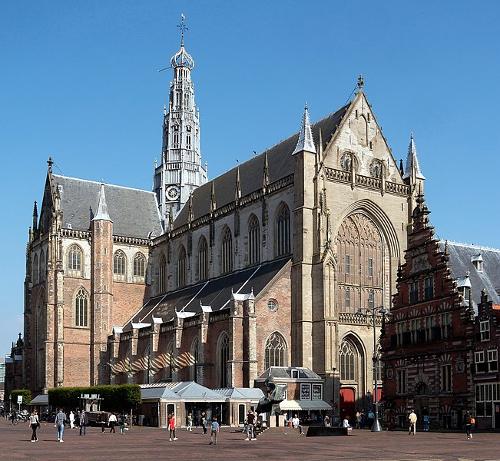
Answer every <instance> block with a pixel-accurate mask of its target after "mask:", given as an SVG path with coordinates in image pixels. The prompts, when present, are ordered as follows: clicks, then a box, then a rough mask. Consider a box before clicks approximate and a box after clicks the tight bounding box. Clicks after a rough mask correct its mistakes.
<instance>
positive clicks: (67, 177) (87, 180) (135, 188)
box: [52, 174, 156, 196]
mask: <svg viewBox="0 0 500 461" xmlns="http://www.w3.org/2000/svg"><path fill="white" fill-rule="evenodd" d="M52 176H54V177H55V178H65V179H73V180H75V181H82V182H90V183H92V184H97V185H98V186H99V185H101V184H104V185H105V186H108V187H116V188H119V189H127V190H134V191H137V192H146V193H147V194H153V195H155V196H156V194H155V193H154V192H152V191H149V190H145V189H139V188H137V187H129V186H120V185H118V184H110V183H107V182H104V183H103V182H102V181H93V180H92V179H83V178H77V177H75V176H65V175H62V174H52Z"/></svg>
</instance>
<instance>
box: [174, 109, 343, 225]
mask: <svg viewBox="0 0 500 461" xmlns="http://www.w3.org/2000/svg"><path fill="white" fill-rule="evenodd" d="M350 104H351V103H349V104H346V105H345V106H343V107H341V108H340V109H339V110H338V111H337V112H334V113H333V114H330V115H329V116H327V117H326V118H324V119H322V120H320V121H319V122H317V123H315V124H314V125H312V126H311V128H312V133H313V138H314V142H315V144H316V146H318V143H319V131H320V130H321V137H322V140H323V148H325V147H326V145H327V144H328V142H329V141H330V139H331V138H332V136H333V135H334V133H335V131H336V130H337V127H338V126H339V125H340V122H341V120H342V118H343V117H344V115H345V113H346V112H347V109H348V108H349V106H350ZM298 138H299V133H298V132H297V133H295V134H294V135H293V136H291V137H289V138H288V139H285V140H284V141H281V142H280V143H279V144H276V145H275V146H274V147H271V148H270V149H268V150H267V151H265V152H263V153H261V154H259V155H257V156H255V157H253V158H251V159H250V160H247V161H246V162H244V163H242V164H240V165H239V168H240V184H241V196H242V197H244V196H245V195H248V194H251V193H252V192H255V191H257V190H259V189H261V188H262V179H263V172H264V161H265V160H264V159H265V153H266V152H267V158H268V165H269V183H273V182H275V181H278V180H279V179H282V178H284V177H286V176H288V175H290V174H293V172H294V169H295V159H294V158H293V157H292V152H293V151H294V149H295V146H296V145H297V140H298ZM237 168H238V167H235V168H233V169H232V170H229V171H227V172H226V173H224V174H222V175H221V176H218V177H217V178H215V179H213V180H212V181H209V182H207V183H205V184H204V185H202V186H200V187H198V188H197V189H196V190H195V191H194V192H193V219H197V218H200V217H201V216H204V215H206V214H208V213H209V212H210V197H211V190H212V182H213V183H214V186H215V187H214V189H215V199H216V202H217V208H220V207H222V206H224V205H227V204H228V203H231V202H232V201H233V200H234V196H235V185H236V170H237ZM187 221H188V206H187V204H186V205H185V206H184V207H183V208H182V210H181V211H180V213H179V214H178V216H177V217H176V219H175V221H174V229H175V228H178V227H181V226H183V225H184V224H186V223H187Z"/></svg>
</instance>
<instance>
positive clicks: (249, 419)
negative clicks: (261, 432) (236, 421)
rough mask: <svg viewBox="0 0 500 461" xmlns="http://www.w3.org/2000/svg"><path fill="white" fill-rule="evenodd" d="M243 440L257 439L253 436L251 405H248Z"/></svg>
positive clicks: (253, 423) (253, 422) (253, 414)
mask: <svg viewBox="0 0 500 461" xmlns="http://www.w3.org/2000/svg"><path fill="white" fill-rule="evenodd" d="M245 440H257V439H256V438H255V413H254V412H253V407H250V410H249V411H248V414H247V438H246V439H245Z"/></svg>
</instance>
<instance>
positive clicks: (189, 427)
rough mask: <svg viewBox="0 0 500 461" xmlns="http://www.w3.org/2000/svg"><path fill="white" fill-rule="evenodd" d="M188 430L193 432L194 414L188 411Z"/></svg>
mask: <svg viewBox="0 0 500 461" xmlns="http://www.w3.org/2000/svg"><path fill="white" fill-rule="evenodd" d="M186 430H187V431H189V432H193V415H192V414H191V413H188V415H187V428H186Z"/></svg>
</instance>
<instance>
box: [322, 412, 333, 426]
mask: <svg viewBox="0 0 500 461" xmlns="http://www.w3.org/2000/svg"><path fill="white" fill-rule="evenodd" d="M323 424H324V425H325V427H331V426H332V423H331V422H330V417H329V416H328V415H326V416H325V419H324V420H323Z"/></svg>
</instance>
